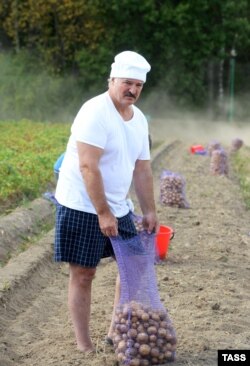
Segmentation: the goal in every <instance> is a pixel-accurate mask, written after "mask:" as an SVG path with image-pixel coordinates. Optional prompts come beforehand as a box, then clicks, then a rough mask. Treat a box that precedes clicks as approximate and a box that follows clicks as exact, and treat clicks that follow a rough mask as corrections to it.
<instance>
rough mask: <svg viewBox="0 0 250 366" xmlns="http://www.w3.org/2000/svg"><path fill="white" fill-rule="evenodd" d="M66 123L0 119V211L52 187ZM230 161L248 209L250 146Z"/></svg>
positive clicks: (38, 195) (33, 197) (18, 204)
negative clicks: (54, 166) (54, 167)
mask: <svg viewBox="0 0 250 366" xmlns="http://www.w3.org/2000/svg"><path fill="white" fill-rule="evenodd" d="M70 125H71V124H65V123H48V122H32V121H29V120H21V121H19V122H16V121H0V181H1V185H0V212H1V214H5V213H7V212H9V211H10V210H12V209H13V208H16V207H17V206H20V205H22V204H24V203H25V202H27V201H31V200H33V199H35V198H37V197H41V195H42V194H43V193H44V192H45V191H46V190H49V189H52V188H54V184H55V181H54V174H53V165H54V163H55V161H56V159H57V158H58V156H59V155H60V154H61V153H62V152H63V151H64V150H65V148H66V144H67V141H68V137H69V134H70ZM154 148H155V146H154ZM232 164H233V169H234V171H235V174H236V176H237V177H238V180H239V184H240V187H241V191H242V194H243V197H244V200H245V202H246V205H247V207H248V208H249V209H250V148H249V147H247V146H243V147H242V148H241V149H240V150H238V152H236V153H235V154H233V155H232Z"/></svg>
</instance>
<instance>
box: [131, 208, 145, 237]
mask: <svg viewBox="0 0 250 366" xmlns="http://www.w3.org/2000/svg"><path fill="white" fill-rule="evenodd" d="M131 218H132V220H133V222H134V224H135V228H136V231H137V233H140V232H142V231H143V230H144V228H143V223H142V216H140V215H137V214H135V213H134V212H133V213H131Z"/></svg>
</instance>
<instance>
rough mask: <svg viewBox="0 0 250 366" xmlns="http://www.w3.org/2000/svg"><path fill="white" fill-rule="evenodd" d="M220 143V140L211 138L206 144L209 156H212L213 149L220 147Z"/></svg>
mask: <svg viewBox="0 0 250 366" xmlns="http://www.w3.org/2000/svg"><path fill="white" fill-rule="evenodd" d="M221 148H222V147H221V144H220V142H218V141H216V140H213V141H211V142H210V143H209V144H208V146H207V152H208V155H209V156H210V157H211V156H212V153H213V151H214V150H219V149H221Z"/></svg>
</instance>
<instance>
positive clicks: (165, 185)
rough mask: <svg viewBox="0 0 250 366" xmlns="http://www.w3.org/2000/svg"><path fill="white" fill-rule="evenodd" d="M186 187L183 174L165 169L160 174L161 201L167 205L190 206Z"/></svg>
mask: <svg viewBox="0 0 250 366" xmlns="http://www.w3.org/2000/svg"><path fill="white" fill-rule="evenodd" d="M185 187H186V182H185V179H184V177H183V176H182V175H180V174H179V173H174V172H171V171H169V170H163V171H162V173H161V176H160V202H161V203H162V204H163V205H166V206H171V207H179V208H189V207H190V206H189V203H188V202H187V200H186V192H185Z"/></svg>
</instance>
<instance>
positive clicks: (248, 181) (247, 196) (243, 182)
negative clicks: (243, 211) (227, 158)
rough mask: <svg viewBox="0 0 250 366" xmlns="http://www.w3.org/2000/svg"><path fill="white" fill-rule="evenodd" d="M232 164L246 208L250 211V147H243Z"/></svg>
mask: <svg viewBox="0 0 250 366" xmlns="http://www.w3.org/2000/svg"><path fill="white" fill-rule="evenodd" d="M232 164H233V168H234V171H235V174H236V175H237V178H238V180H239V184H240V188H241V191H242V195H243V198H244V201H245V203H246V206H247V208H248V209H250V147H249V146H243V147H242V148H241V149H240V150H238V151H237V152H236V153H235V154H234V155H233V156H232Z"/></svg>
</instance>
